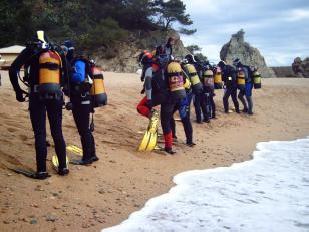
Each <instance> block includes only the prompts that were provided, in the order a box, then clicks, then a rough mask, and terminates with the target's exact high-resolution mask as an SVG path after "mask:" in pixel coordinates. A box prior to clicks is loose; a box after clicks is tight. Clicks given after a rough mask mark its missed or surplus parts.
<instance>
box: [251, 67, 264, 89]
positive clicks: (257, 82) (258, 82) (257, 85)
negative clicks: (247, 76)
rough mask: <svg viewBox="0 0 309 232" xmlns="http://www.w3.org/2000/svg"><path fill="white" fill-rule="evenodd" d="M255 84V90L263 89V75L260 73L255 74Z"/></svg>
mask: <svg viewBox="0 0 309 232" xmlns="http://www.w3.org/2000/svg"><path fill="white" fill-rule="evenodd" d="M253 84H254V88H255V89H260V88H261V87H262V83H261V74H260V73H259V72H258V71H255V72H253Z"/></svg>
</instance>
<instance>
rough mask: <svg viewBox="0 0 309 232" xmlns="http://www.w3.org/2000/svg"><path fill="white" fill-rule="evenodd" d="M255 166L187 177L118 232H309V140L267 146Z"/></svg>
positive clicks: (106, 231) (190, 173)
mask: <svg viewBox="0 0 309 232" xmlns="http://www.w3.org/2000/svg"><path fill="white" fill-rule="evenodd" d="M253 157H254V158H253V160H250V161H246V162H243V163H237V164H234V165H232V166H231V167H220V168H215V169H210V170H195V171H188V172H183V173H180V174H178V175H176V176H175V177H174V182H175V183H176V186H175V187H173V188H172V189H171V190H170V191H169V192H168V193H167V194H163V195H161V196H159V197H156V198H153V199H150V200H149V201H148V202H147V203H146V204H145V206H144V207H143V208H142V209H141V210H140V211H137V212H134V213H132V214H131V215H130V216H129V218H128V219H127V220H125V221H124V222H122V223H121V224H119V225H117V226H114V227H110V228H107V229H104V230H102V231H104V232H116V231H119V232H120V231H121V232H124V231H154V232H157V231H159V232H163V231H175V232H179V231H190V232H191V231H246V232H248V231H265V232H269V231H279V232H284V231H288V232H292V231H293V232H294V231H309V137H308V138H305V139H299V140H295V141H289V142H279V141H271V142H261V143H258V144H257V150H256V151H254V153H253Z"/></svg>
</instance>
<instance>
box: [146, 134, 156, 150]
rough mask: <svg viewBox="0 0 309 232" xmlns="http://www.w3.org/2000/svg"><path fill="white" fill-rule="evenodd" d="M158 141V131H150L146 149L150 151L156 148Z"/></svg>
mask: <svg viewBox="0 0 309 232" xmlns="http://www.w3.org/2000/svg"><path fill="white" fill-rule="evenodd" d="M157 143H158V133H157V132H155V133H150V138H149V142H148V144H147V147H146V151H152V150H154V149H155V148H156V146H157Z"/></svg>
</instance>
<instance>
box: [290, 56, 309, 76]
mask: <svg viewBox="0 0 309 232" xmlns="http://www.w3.org/2000/svg"><path fill="white" fill-rule="evenodd" d="M292 69H293V71H294V73H295V74H296V75H297V76H299V77H305V78H309V57H307V58H306V59H304V60H301V58H300V57H296V58H295V59H294V62H293V64H292Z"/></svg>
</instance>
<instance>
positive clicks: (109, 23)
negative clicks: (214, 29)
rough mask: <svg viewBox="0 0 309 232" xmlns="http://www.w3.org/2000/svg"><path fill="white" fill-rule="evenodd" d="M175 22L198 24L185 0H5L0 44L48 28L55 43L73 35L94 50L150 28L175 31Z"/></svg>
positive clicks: (21, 41) (18, 41) (1, 10)
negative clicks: (192, 17)
mask: <svg viewBox="0 0 309 232" xmlns="http://www.w3.org/2000/svg"><path fill="white" fill-rule="evenodd" d="M174 22H178V23H179V24H181V25H183V26H188V25H191V24H192V21H191V19H190V16H189V15H188V14H186V6H185V5H184V4H183V2H182V1H181V0H169V1H163V0H104V1H102V0H87V1H83V0H63V1H61V0H0V25H1V34H0V47H3V46H8V45H12V44H25V41H27V40H29V39H31V36H32V35H33V34H34V32H35V31H36V30H44V31H46V33H47V35H48V36H49V37H50V38H52V39H53V40H54V41H55V42H61V41H63V40H65V39H72V40H73V41H75V42H76V45H77V46H78V47H81V48H86V49H89V50H94V49H96V48H97V47H105V48H111V47H113V46H114V45H115V43H117V42H121V41H128V40H131V39H132V38H133V39H134V38H136V37H138V38H142V37H143V36H146V35H147V33H148V32H150V31H165V32H166V31H168V30H171V29H172V26H173V23H174ZM180 31H181V32H183V33H187V34H190V33H192V32H194V30H189V29H185V28H181V29H180Z"/></svg>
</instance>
